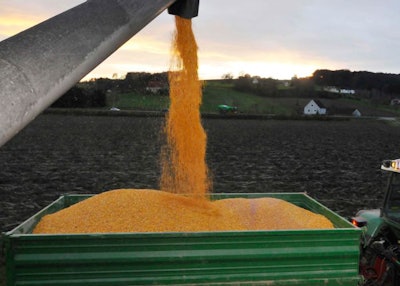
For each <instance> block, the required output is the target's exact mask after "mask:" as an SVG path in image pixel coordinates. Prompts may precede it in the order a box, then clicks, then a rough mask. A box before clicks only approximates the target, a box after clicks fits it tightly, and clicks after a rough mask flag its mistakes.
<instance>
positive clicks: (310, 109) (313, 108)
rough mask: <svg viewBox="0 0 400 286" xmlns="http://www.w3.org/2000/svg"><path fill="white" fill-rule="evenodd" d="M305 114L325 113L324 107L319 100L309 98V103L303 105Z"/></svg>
mask: <svg viewBox="0 0 400 286" xmlns="http://www.w3.org/2000/svg"><path fill="white" fill-rule="evenodd" d="M304 114H305V115H324V114H326V107H325V106H324V105H323V104H322V102H320V101H319V100H314V99H312V100H310V102H309V103H307V104H306V106H304Z"/></svg>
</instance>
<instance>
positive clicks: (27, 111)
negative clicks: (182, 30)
mask: <svg viewBox="0 0 400 286" xmlns="http://www.w3.org/2000/svg"><path fill="white" fill-rule="evenodd" d="M191 1H192V0H178V2H181V4H178V5H177V6H175V8H171V9H172V10H173V11H172V13H173V14H177V15H180V16H182V17H186V18H188V17H189V18H191V17H194V16H191V15H194V14H196V15H197V12H196V11H195V10H196V9H193V7H194V6H195V5H191V6H190V5H187V4H185V3H183V4H182V2H191ZM174 2H175V0H151V1H150V0H88V1H86V2H85V3H83V4H81V5H79V6H76V7H75V8H72V9H70V10H68V11H66V12H64V13H61V14H59V15H57V16H55V17H53V18H51V19H49V20H47V21H44V22H42V23H40V24H38V25H36V26H34V27H32V28H30V29H28V30H25V31H23V32H21V33H19V34H17V35H15V36H13V37H10V38H8V39H6V40H4V41H2V42H0V146H1V145H3V144H4V143H6V142H7V141H8V140H9V139H11V138H12V137H13V136H14V135H15V134H17V133H18V132H19V131H20V130H21V129H22V128H24V127H25V126H26V125H27V124H28V123H29V122H31V121H32V120H33V119H34V118H35V117H36V116H37V115H39V114H40V113H41V112H42V111H43V110H45V109H46V108H47V107H48V106H50V105H51V104H52V103H53V102H54V101H55V100H57V98H59V97H60V96H61V95H63V94H64V93H65V92H66V91H68V90H69V89H70V88H71V87H73V86H74V85H75V84H76V83H77V82H78V81H79V80H80V79H82V78H83V77H84V76H85V75H86V74H88V73H89V72H90V71H91V70H92V69H94V68H95V67H96V66H97V65H99V64H100V63H101V62H102V61H104V60H105V59H106V58H107V57H108V56H110V55H111V54H112V53H113V52H114V51H116V50H117V49H118V48H119V47H120V46H122V45H123V44H124V43H125V42H126V41H128V40H129V39H130V38H131V37H132V36H133V35H135V34H136V33H137V32H139V31H140V30H141V29H142V28H144V27H145V26H146V25H147V24H148V23H149V22H150V21H152V20H153V19H154V18H155V17H156V16H158V15H159V14H160V13H161V12H162V11H164V10H165V9H167V8H168V7H170V6H171V4H173V3H174ZM186 5H187V6H186ZM197 5H198V0H197ZM189 6H190V7H189ZM174 9H175V10H174ZM190 9H191V10H190Z"/></svg>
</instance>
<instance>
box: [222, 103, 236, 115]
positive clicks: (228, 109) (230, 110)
mask: <svg viewBox="0 0 400 286" xmlns="http://www.w3.org/2000/svg"><path fill="white" fill-rule="evenodd" d="M237 111H238V108H237V107H236V106H230V105H226V104H220V105H218V112H219V113H220V114H234V113H237Z"/></svg>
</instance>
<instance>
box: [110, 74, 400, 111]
mask: <svg viewBox="0 0 400 286" xmlns="http://www.w3.org/2000/svg"><path fill="white" fill-rule="evenodd" d="M311 99H312V98H311V97H310V98H288V97H282V98H276V97H262V96H257V95H254V94H251V93H244V92H239V91H237V90H235V89H234V88H233V84H232V83H229V82H228V81H221V80H213V81H206V82H205V84H204V86H203V103H202V106H201V112H202V113H217V112H218V108H217V107H218V105H220V104H226V105H231V106H236V107H237V108H238V110H239V112H240V113H245V114H276V115H284V116H291V115H299V114H301V113H302V110H303V108H304V106H305V105H306V104H307V103H308V102H309V101H310V100H311ZM322 101H323V103H324V104H325V105H326V107H327V108H328V112H329V109H330V108H331V107H335V108H342V109H351V108H352V109H353V110H354V109H356V108H357V109H359V110H360V111H361V113H362V115H364V116H398V113H399V112H398V110H395V109H393V108H391V107H390V106H382V107H379V106H375V105H373V104H371V103H370V102H368V101H356V100H350V99H323V100H322ZM108 102H109V103H108V108H110V107H112V106H115V107H118V108H120V109H122V110H146V111H161V110H166V109H168V106H169V98H168V96H166V95H152V94H147V95H143V94H138V93H133V92H131V93H123V94H118V95H114V96H113V98H110V99H109V100H108ZM349 115H350V114H349Z"/></svg>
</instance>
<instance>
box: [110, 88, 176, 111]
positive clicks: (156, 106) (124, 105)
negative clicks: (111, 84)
mask: <svg viewBox="0 0 400 286" xmlns="http://www.w3.org/2000/svg"><path fill="white" fill-rule="evenodd" d="M108 106H109V107H111V106H116V107H118V108H120V109H123V110H150V111H160V110H164V109H166V108H168V106H169V98H168V96H162V95H152V94H148V95H147V94H146V95H142V94H137V93H133V92H132V93H122V94H118V95H117V96H116V98H115V100H108Z"/></svg>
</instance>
